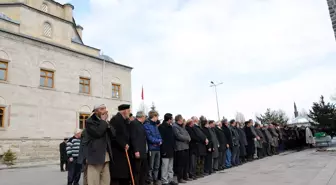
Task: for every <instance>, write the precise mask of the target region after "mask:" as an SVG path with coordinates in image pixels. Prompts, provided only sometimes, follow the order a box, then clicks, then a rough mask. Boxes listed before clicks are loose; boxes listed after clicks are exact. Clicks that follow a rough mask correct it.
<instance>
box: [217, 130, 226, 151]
mask: <svg viewBox="0 0 336 185" xmlns="http://www.w3.org/2000/svg"><path fill="white" fill-rule="evenodd" d="M215 132H216V135H217V138H218V142H219V149H218V150H219V152H225V151H226V149H227V147H226V145H227V144H228V142H227V140H226V137H225V134H224V131H223V129H222V128H219V127H216V128H215Z"/></svg>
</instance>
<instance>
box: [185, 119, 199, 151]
mask: <svg viewBox="0 0 336 185" xmlns="http://www.w3.org/2000/svg"><path fill="white" fill-rule="evenodd" d="M185 128H186V130H187V132H188V133H189V136H190V138H191V140H190V142H189V153H190V154H193V155H196V156H198V155H199V154H198V153H199V152H198V146H197V145H198V143H201V142H202V140H201V138H200V137H198V136H197V134H196V129H195V126H192V127H191V126H186V127H185Z"/></svg>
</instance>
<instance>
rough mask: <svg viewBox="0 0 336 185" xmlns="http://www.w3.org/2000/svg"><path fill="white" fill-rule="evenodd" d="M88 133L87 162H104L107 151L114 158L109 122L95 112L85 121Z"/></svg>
mask: <svg viewBox="0 0 336 185" xmlns="http://www.w3.org/2000/svg"><path fill="white" fill-rule="evenodd" d="M85 130H86V135H87V138H86V139H87V140H86V142H87V162H88V164H93V165H95V164H104V163H105V155H106V152H108V153H109V154H110V159H111V160H112V159H113V158H112V152H111V143H110V140H109V138H108V132H110V129H109V128H108V123H107V122H106V121H103V120H100V119H98V117H97V116H96V115H95V114H93V115H92V116H91V117H89V118H88V119H87V120H86V121H85Z"/></svg>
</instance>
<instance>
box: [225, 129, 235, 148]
mask: <svg viewBox="0 0 336 185" xmlns="http://www.w3.org/2000/svg"><path fill="white" fill-rule="evenodd" d="M222 129H223V131H224V134H225V137H226V140H227V142H228V144H229V147H230V148H231V147H232V146H233V143H232V133H231V130H230V128H229V127H227V126H226V125H225V124H223V126H222Z"/></svg>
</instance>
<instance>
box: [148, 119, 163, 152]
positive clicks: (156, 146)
mask: <svg viewBox="0 0 336 185" xmlns="http://www.w3.org/2000/svg"><path fill="white" fill-rule="evenodd" d="M144 127H145V130H146V133H147V143H148V149H149V151H160V143H161V142H162V138H161V134H160V132H159V129H158V126H157V122H153V121H151V120H147V121H146V122H145V124H144Z"/></svg>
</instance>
